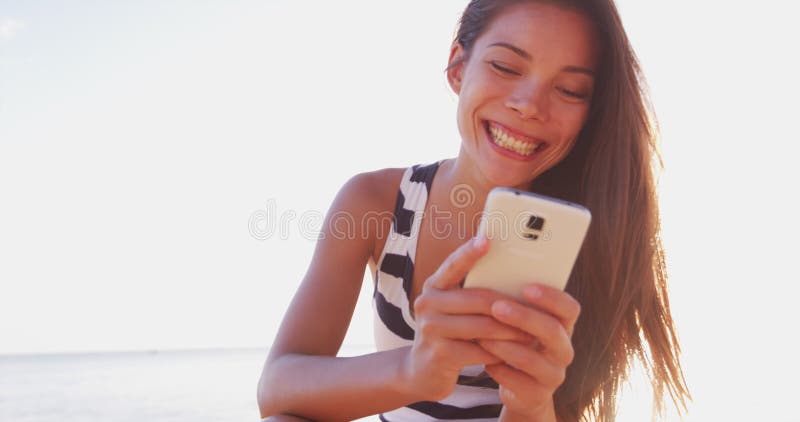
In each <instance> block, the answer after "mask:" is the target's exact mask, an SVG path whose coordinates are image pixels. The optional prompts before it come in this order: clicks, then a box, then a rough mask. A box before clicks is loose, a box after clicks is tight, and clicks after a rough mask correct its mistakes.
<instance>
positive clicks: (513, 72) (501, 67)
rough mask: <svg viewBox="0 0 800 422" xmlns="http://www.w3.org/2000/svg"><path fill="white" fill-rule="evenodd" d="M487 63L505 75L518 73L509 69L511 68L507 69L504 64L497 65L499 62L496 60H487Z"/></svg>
mask: <svg viewBox="0 0 800 422" xmlns="http://www.w3.org/2000/svg"><path fill="white" fill-rule="evenodd" d="M489 64H490V65H491V66H492V67H493V68H495V69H497V70H498V71H500V72H503V73H505V74H507V75H519V73H518V72H515V71H513V70H511V69H509V68H507V67H505V66H502V65H499V64H497V62H489Z"/></svg>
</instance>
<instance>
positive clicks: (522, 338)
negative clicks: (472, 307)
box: [417, 314, 534, 343]
mask: <svg viewBox="0 0 800 422" xmlns="http://www.w3.org/2000/svg"><path fill="white" fill-rule="evenodd" d="M417 330H418V332H419V333H420V334H421V335H422V336H423V337H426V338H432V337H433V338H435V337H443V338H447V339H457V340H474V339H487V340H510V341H518V342H522V343H530V342H532V341H533V340H534V339H533V337H532V336H531V335H530V334H527V333H525V332H524V331H521V330H519V329H517V328H514V327H510V326H508V325H506V324H503V323H501V322H499V321H497V320H496V319H495V318H493V317H489V316H482V315H445V314H433V315H429V316H427V317H426V318H424V319H421V320H419V321H417Z"/></svg>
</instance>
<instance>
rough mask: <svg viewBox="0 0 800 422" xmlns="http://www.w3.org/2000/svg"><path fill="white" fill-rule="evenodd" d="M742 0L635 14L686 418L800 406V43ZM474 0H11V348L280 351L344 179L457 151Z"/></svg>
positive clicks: (2, 263)
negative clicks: (464, 33) (469, 7)
mask: <svg viewBox="0 0 800 422" xmlns="http://www.w3.org/2000/svg"><path fill="white" fill-rule="evenodd" d="M731 3H732V2H722V1H709V2H696V1H689V0H682V1H676V2H675V1H674V2H654V1H647V2H643V1H640V0H622V1H619V2H618V5H619V8H620V11H621V13H622V17H623V21H624V22H625V24H626V26H627V28H628V30H629V36H630V38H631V39H632V42H633V44H634V47H635V48H636V50H637V52H638V54H639V56H640V58H641V60H642V63H643V66H644V69H645V72H646V75H647V77H648V80H649V84H650V86H651V89H652V93H653V99H654V102H655V107H656V111H657V112H658V115H659V119H660V123H661V126H662V134H663V141H662V142H663V149H664V155H665V163H666V171H665V172H664V174H663V175H662V178H661V184H660V188H661V197H662V208H663V220H664V221H663V227H664V238H665V242H666V247H667V252H668V260H669V265H670V270H671V275H672V279H671V289H672V301H673V313H674V316H675V319H676V321H677V325H678V329H679V333H680V338H681V340H682V342H683V346H684V363H685V367H686V372H687V377H688V379H689V382H690V387H691V388H692V391H693V393H694V395H695V399H696V402H697V404H696V405H695V406H694V407H693V411H692V413H691V414H690V416H691V417H692V418H691V420H697V421H701V420H725V419H728V420H731V419H735V420H748V419H759V420H767V419H770V420H788V419H786V418H788V417H790V416H791V415H792V413H791V412H790V411H789V410H788V407H787V406H788V404H787V405H785V404H784V403H791V402H792V400H794V399H795V398H794V395H795V394H794V393H796V388H795V387H794V384H795V383H794V379H793V378H794V377H796V376H797V375H800V365H798V363H797V361H796V356H797V355H798V354H799V353H800V350H798V349H800V346H798V342H797V335H796V334H792V333H793V332H795V331H796V329H795V328H794V325H796V324H794V323H797V322H800V320H798V318H797V317H796V312H794V311H795V308H796V306H795V298H796V297H797V296H798V295H800V287H798V281H800V280H799V279H798V276H797V275H796V274H797V272H796V271H795V269H794V268H790V265H791V264H792V262H793V261H792V260H793V259H794V258H795V257H794V255H795V254H796V252H798V248H797V246H796V243H795V240H796V238H797V236H798V235H800V230H798V224H797V223H796V220H795V217H796V216H797V215H798V214H799V213H798V211H800V209H799V207H798V205H797V201H796V200H794V198H790V196H793V194H792V193H791V192H796V188H794V187H793V186H790V185H789V181H790V180H796V179H797V177H796V176H794V177H792V176H790V175H793V172H791V170H793V169H794V168H795V167H796V160H794V158H793V157H792V156H791V154H789V153H788V147H789V146H790V145H791V144H794V143H797V142H798V141H800V137H799V136H798V135H797V131H796V128H795V124H794V123H795V122H796V119H797V117H796V116H797V114H798V111H800V107H798V105H797V104H798V103H797V99H798V97H799V96H800V90H798V83H797V75H798V74H800V65H798V58H797V54H796V52H795V50H794V49H793V48H790V47H789V44H790V40H797V39H800V36H799V35H800V34H798V30H797V29H796V28H797V27H796V24H795V23H794V22H792V21H790V16H791V14H790V13H787V12H786V11H784V10H781V9H780V8H779V7H778V5H779V4H780V3H779V2H777V1H774V2H764V3H760V4H761V5H762V6H759V8H758V9H755V6H745V5H744V4H742V5H738V3H737V4H736V5H732V4H731ZM773 3H774V6H772V7H771V6H770V5H772V4H773ZM465 4H466V1H465V0H458V1H456V0H437V1H435V2H432V1H427V0H413V1H410V0H409V1H404V2H391V3H390V2H376V1H346V2H329V1H313V2H293V1H276V0H273V1H266V2H265V1H244V0H242V1H231V2H224V3H223V2H214V3H212V2H193V1H192V2H190V1H188V0H185V1H178V0H175V1H171V2H147V3H139V2H121V1H112V2H70V3H69V4H68V5H67V4H66V3H63V2H9V1H6V0H0V354H8V353H48V352H72V351H87V350H131V349H133V350H139V349H172V348H197V347H268V346H269V345H270V343H271V342H272V339H273V336H274V335H275V331H276V329H277V326H278V323H279V321H280V318H281V316H282V314H283V312H284V310H285V308H286V306H287V304H288V302H289V300H290V299H291V297H292V295H293V293H294V290H295V288H296V286H297V284H298V283H299V281H300V279H301V277H302V275H303V273H304V272H305V270H306V267H307V265H308V261H309V258H310V256H311V253H312V251H313V247H314V242H313V234H314V233H315V231H316V229H318V228H319V223H320V220H321V217H322V215H323V214H324V213H325V211H326V210H327V208H328V206H329V205H330V201H331V200H332V198H333V196H334V195H335V193H336V191H337V190H338V188H339V187H340V186H341V185H342V183H344V181H346V180H347V179H348V178H349V177H350V176H352V175H353V174H356V173H358V172H362V171H367V170H374V169H378V168H383V167H401V166H408V165H411V164H415V163H428V162H432V161H434V160H437V159H440V158H445V157H450V156H454V155H455V154H456V152H457V150H458V143H459V138H458V134H457V130H456V127H455V106H456V102H457V97H456V96H455V95H454V94H452V93H451V92H450V91H449V88H448V87H447V85H446V81H445V79H444V73H443V69H444V67H445V63H446V59H447V53H448V47H449V44H450V41H451V38H452V35H453V33H454V30H455V25H456V21H457V19H458V16H459V13H460V11H461V10H462V9H463V7H464V6H465ZM265 213H267V214H269V215H270V216H272V219H271V226H266V225H264V222H263V221H262V222H261V225H256V226H252V225H251V220H252V219H254V218H257V217H259V216H263V215H265ZM301 217H302V218H301ZM281 219H283V220H281ZM254 227H255V228H254ZM272 229H274V230H275V232H274V233H272V234H271V235H269V236H267V234H269V233H266V232H265V230H272ZM370 289H371V286H369V285H368V284H365V286H364V289H363V293H364V294H362V300H361V302H360V303H359V305H358V308H357V311H356V316H355V318H354V322H353V324H352V326H351V330H350V332H349V333H348V337H347V339H346V343H347V344H349V345H353V346H358V345H366V344H371V341H372V340H371V335H372V332H371V320H370V318H371V313H370V311H369V302H368V298H369V292H370ZM637 391H644V390H642V389H638V390H637ZM732 403H736V407H735V408H733V407H728V406H729V405H730V404H732ZM645 410H647V409H645ZM768 416H770V417H768ZM632 418H634V417H632ZM781 418H783V419H781ZM631 420H636V419H635V418H634V419H631Z"/></svg>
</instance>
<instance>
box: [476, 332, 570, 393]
mask: <svg viewBox="0 0 800 422" xmlns="http://www.w3.org/2000/svg"><path fill="white" fill-rule="evenodd" d="M478 344H480V345H481V347H483V348H484V349H486V350H487V351H488V352H489V353H491V354H492V355H494V356H497V357H498V358H500V359H502V360H503V362H504V363H505V364H506V365H509V366H511V367H512V368H515V369H517V370H518V371H521V372H523V373H525V374H527V375H529V376H531V377H532V378H533V379H534V380H536V381H537V382H539V383H540V384H542V385H545V386H548V387H550V388H552V389H555V388H557V387H558V386H559V385H561V383H563V382H564V376H565V374H566V371H565V368H562V367H559V366H557V365H554V364H553V363H551V362H550V361H549V360H547V359H546V358H545V357H544V356H542V355H541V354H540V353H538V352H536V351H535V350H534V349H532V348H531V347H529V346H526V345H523V344H520V343H517V342H512V341H496V340H481V341H479V342H478Z"/></svg>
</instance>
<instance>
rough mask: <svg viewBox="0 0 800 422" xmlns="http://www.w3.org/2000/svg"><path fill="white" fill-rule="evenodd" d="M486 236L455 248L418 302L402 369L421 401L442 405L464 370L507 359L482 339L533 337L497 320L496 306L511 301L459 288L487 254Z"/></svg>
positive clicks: (500, 296)
mask: <svg viewBox="0 0 800 422" xmlns="http://www.w3.org/2000/svg"><path fill="white" fill-rule="evenodd" d="M488 243H489V242H488V241H487V240H486V238H474V239H472V240H470V241H468V242H466V243H465V244H463V245H461V246H460V247H459V248H458V249H456V250H455V251H454V252H453V253H452V254H450V256H448V257H447V259H445V260H444V262H442V264H441V266H439V268H438V269H437V271H436V272H435V273H434V274H433V275H431V276H430V277H429V278H428V279H427V280H426V281H425V284H424V286H423V289H422V293H421V294H420V295H419V297H418V298H417V299H416V300H415V301H414V319H415V321H416V325H417V329H416V332H415V335H414V344H413V346H412V347H411V349H410V350H409V352H408V354H407V355H406V359H405V360H404V362H403V365H402V370H401V371H402V374H403V375H402V376H403V378H404V380H405V381H406V382H407V383H408V384H407V385H408V386H410V388H412V389H414V391H415V392H416V393H417V394H419V395H420V397H421V400H428V401H438V400H441V399H443V398H445V397H447V396H448V395H450V393H451V392H452V391H453V389H454V388H455V385H456V381H457V380H458V375H459V373H460V372H461V369H462V368H464V367H465V366H470V365H480V364H483V365H491V364H498V363H501V362H502V360H500V359H498V358H497V357H496V356H494V355H492V354H491V353H489V352H487V351H486V350H485V349H484V348H482V347H481V346H480V345H478V344H477V342H476V340H477V339H494V340H515V341H519V342H523V343H527V342H531V341H533V340H534V339H533V338H532V337H531V336H530V334H527V333H524V332H523V331H521V330H519V329H517V328H515V327H511V326H509V325H506V324H503V323H501V322H499V321H497V320H496V319H495V318H494V317H493V316H492V310H491V308H492V304H493V303H494V302H495V301H497V300H500V299H505V300H508V299H509V297H507V296H505V295H503V294H501V293H498V292H494V291H492V290H488V289H461V288H460V284H461V282H462V281H463V279H464V277H465V276H466V275H467V273H468V272H469V270H470V269H471V268H472V266H473V265H474V264H475V262H477V260H478V259H479V258H480V257H481V256H483V255H484V254H485V253H486V251H487V250H488Z"/></svg>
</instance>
